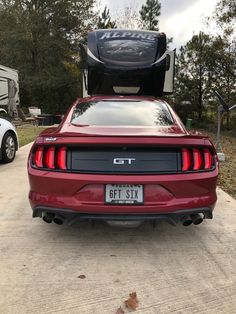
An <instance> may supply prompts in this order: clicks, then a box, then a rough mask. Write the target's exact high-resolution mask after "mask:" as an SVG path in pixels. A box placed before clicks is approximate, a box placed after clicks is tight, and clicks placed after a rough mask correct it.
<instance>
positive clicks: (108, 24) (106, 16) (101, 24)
mask: <svg viewBox="0 0 236 314" xmlns="http://www.w3.org/2000/svg"><path fill="white" fill-rule="evenodd" d="M97 28H98V29H107V28H116V22H115V21H112V20H111V16H110V10H109V9H108V8H107V6H105V8H104V10H103V12H102V14H101V16H99V17H98V24H97Z"/></svg>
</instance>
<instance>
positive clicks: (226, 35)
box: [213, 0, 236, 129]
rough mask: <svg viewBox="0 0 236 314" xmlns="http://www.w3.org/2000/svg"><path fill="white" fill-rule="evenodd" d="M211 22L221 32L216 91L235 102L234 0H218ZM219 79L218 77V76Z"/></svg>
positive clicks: (235, 42)
mask: <svg viewBox="0 0 236 314" xmlns="http://www.w3.org/2000/svg"><path fill="white" fill-rule="evenodd" d="M213 20H214V21H215V22H216V24H217V25H218V27H219V28H220V30H221V33H222V35H221V36H218V42H219V44H220V45H221V47H222V49H221V53H220V55H219V56H218V63H217V65H218V67H217V68H218V73H219V74H220V78H221V79H220V80H218V82H217V89H218V90H219V91H220V92H221V93H222V94H223V95H224V96H225V99H226V101H227V102H228V103H235V102H236V38H235V30H236V29H235V20H236V2H235V0H220V1H219V2H218V3H217V5H216V8H215V12H214V15H213ZM218 77H219V75H218ZM229 128H230V113H229V112H228V113H227V129H229Z"/></svg>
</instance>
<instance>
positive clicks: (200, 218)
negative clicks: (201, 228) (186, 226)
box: [191, 214, 203, 225]
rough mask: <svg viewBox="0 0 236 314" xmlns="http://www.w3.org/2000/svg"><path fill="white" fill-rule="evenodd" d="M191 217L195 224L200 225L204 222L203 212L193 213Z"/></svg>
mask: <svg viewBox="0 0 236 314" xmlns="http://www.w3.org/2000/svg"><path fill="white" fill-rule="evenodd" d="M191 218H192V221H193V224H194V225H200V224H201V223H202V222H203V216H202V214H195V215H191Z"/></svg>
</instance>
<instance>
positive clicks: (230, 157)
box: [17, 125, 236, 199]
mask: <svg viewBox="0 0 236 314" xmlns="http://www.w3.org/2000/svg"><path fill="white" fill-rule="evenodd" d="M44 129H45V127H35V126H30V125H29V126H28V125H27V126H21V127H18V128H17V133H18V136H19V139H20V146H23V145H26V144H28V143H30V142H33V141H34V140H35V138H36V137H37V135H38V134H39V133H40V132H42V131H43V130H44ZM200 131H201V132H202V133H204V134H207V135H208V136H210V138H211V139H212V141H213V143H215V140H216V131H215V132H213V131H212V130H210V131H209V130H200ZM221 139H222V140H221V143H222V147H223V152H224V153H225V155H226V161H225V162H221V163H220V176H219V181H218V183H219V186H220V187H221V188H222V189H223V190H224V191H225V192H227V193H229V194H230V195H231V196H232V197H234V198H235V199H236V133H235V132H233V131H223V132H222V138H221Z"/></svg>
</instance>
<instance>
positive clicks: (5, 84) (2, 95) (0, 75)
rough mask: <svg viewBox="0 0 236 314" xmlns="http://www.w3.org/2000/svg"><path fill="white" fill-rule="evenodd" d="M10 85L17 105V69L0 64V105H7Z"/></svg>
mask: <svg viewBox="0 0 236 314" xmlns="http://www.w3.org/2000/svg"><path fill="white" fill-rule="evenodd" d="M11 86H13V88H14V90H15V92H14V94H15V96H14V98H15V103H16V104H17V105H19V103H20V100H19V82H18V71H17V70H14V69H11V68H8V67H5V66H3V65H0V107H4V106H8V104H9V92H10V88H11Z"/></svg>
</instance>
